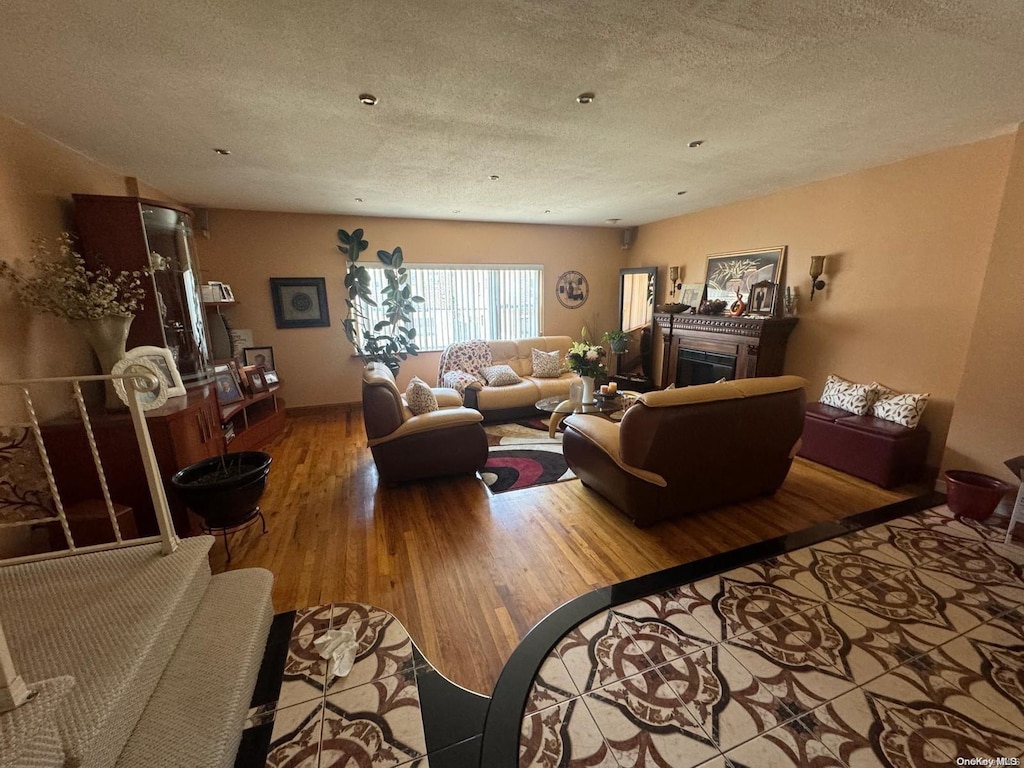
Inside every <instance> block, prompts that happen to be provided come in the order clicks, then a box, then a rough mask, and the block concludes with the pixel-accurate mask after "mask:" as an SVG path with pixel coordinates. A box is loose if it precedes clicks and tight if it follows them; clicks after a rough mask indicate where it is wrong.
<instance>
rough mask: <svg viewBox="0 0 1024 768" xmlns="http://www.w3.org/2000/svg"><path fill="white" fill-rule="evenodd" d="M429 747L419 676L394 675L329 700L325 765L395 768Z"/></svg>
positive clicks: (418, 756) (323, 751)
mask: <svg viewBox="0 0 1024 768" xmlns="http://www.w3.org/2000/svg"><path fill="white" fill-rule="evenodd" d="M426 749H427V747H426V740H425V738H424V735H423V718H422V716H421V714H420V699H419V691H418V689H417V687H416V678H415V676H411V675H405V674H399V675H393V676H391V677H386V678H383V679H381V680H375V681H374V682H372V683H367V684H366V685H361V686H359V687H357V688H349V689H348V690H345V691H342V692H341V693H337V694H334V695H329V696H327V698H326V700H325V703H324V715H323V741H322V744H321V748H320V752H321V762H320V765H321V766H334V765H338V766H348V765H367V766H374V768H377V767H378V766H380V767H381V768H384V767H387V768H391V767H392V766H398V765H404V764H405V763H408V762H410V761H412V760H415V759H417V758H420V757H423V755H424V754H425V753H426Z"/></svg>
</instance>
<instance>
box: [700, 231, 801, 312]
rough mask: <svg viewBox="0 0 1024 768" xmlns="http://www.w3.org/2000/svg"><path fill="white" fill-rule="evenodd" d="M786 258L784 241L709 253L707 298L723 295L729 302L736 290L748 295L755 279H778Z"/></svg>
mask: <svg viewBox="0 0 1024 768" xmlns="http://www.w3.org/2000/svg"><path fill="white" fill-rule="evenodd" d="M785 258H786V246H784V245H780V246H777V247H775V248H762V249H761V250H757V251H737V252H736V253H716V254H712V255H711V256H708V266H707V273H706V277H705V280H704V282H705V283H706V284H707V300H708V301H714V300H716V299H721V300H723V301H725V302H726V306H728V305H729V304H731V303H732V302H734V301H736V293H737V291H738V292H739V293H740V295H742V296H748V295H749V294H750V289H751V287H752V286H753V285H754V284H755V283H762V282H769V283H778V282H779V279H780V278H781V276H782V264H783V261H784V260H785Z"/></svg>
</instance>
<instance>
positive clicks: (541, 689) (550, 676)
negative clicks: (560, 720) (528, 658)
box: [523, 652, 579, 714]
mask: <svg viewBox="0 0 1024 768" xmlns="http://www.w3.org/2000/svg"><path fill="white" fill-rule="evenodd" d="M575 696H579V693H578V692H577V691H576V686H575V685H573V682H572V678H571V677H570V676H569V670H567V669H566V668H565V664H563V663H562V660H561V659H560V658H559V657H558V654H557V653H554V652H552V653H551V655H550V656H548V657H547V659H545V660H544V663H543V664H541V665H540V669H539V670H538V671H537V675H536V676H535V677H534V678H533V686H532V687H531V688H530V693H529V695H528V696H527V698H526V707H525V708H524V709H523V711H524V713H526V714H529V713H531V712H539V711H540V710H542V709H547V708H548V707H552V706H554V705H556V704H561V703H562V702H563V701H567V700H568V699H571V698H573V697H575Z"/></svg>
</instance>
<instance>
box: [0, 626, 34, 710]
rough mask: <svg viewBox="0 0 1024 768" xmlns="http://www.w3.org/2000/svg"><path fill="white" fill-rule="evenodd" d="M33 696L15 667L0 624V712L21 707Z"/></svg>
mask: <svg viewBox="0 0 1024 768" xmlns="http://www.w3.org/2000/svg"><path fill="white" fill-rule="evenodd" d="M29 698H31V696H30V692H29V689H28V686H27V685H25V681H24V680H22V679H21V675H19V674H18V671H17V670H16V669H15V668H14V659H12V658H11V650H10V648H8V647H7V637H6V636H5V635H4V628H3V625H2V624H0V713H3V712H10V711H11V710H12V709H14V708H15V707H20V706H21V705H22V704H24V703H25V702H26V701H28V700H29Z"/></svg>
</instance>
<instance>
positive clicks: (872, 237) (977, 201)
mask: <svg viewBox="0 0 1024 768" xmlns="http://www.w3.org/2000/svg"><path fill="white" fill-rule="evenodd" d="M1012 147H1013V136H1003V137H999V138H996V139H991V140H988V141H983V142H979V143H975V144H970V145H966V146H961V147H954V148H952V149H947V150H944V151H941V152H936V153H934V154H929V155H925V156H921V157H916V158H912V159H910V160H906V161H903V162H899V163H895V164H892V165H887V166H883V167H880V168H874V169H870V170H867V171H862V172H859V173H855V174H851V175H848V176H843V177H839V178H835V179H829V180H827V181H822V182H817V183H814V184H809V185H806V186H803V187H799V188H795V189H790V190H786V191H783V192H779V193H776V194H773V195H768V196H765V197H761V198H757V199H753V200H746V201H742V202H738V203H734V204H732V205H727V206H722V207H719V208H714V209H710V210H706V211H701V212H699V213H695V214H691V215H685V216H680V217H678V218H674V219H669V220H666V221H661V222H657V223H654V224H650V225H647V226H643V227H640V230H639V233H638V237H637V241H636V245H635V246H634V247H633V250H632V251H631V252H630V265H631V266H652V265H659V266H662V267H667V266H668V265H676V264H678V265H681V266H684V267H685V275H684V282H703V281H704V271H705V260H706V257H707V255H708V254H712V253H719V252H724V251H739V250H749V249H753V248H760V247H767V246H775V245H787V246H789V251H788V255H787V259H786V266H785V270H784V277H783V282H787V281H788V283H789V284H790V285H791V286H795V287H796V288H797V291H798V294H799V296H800V302H799V316H800V322H799V324H798V325H797V327H796V329H795V330H794V332H793V335H792V337H791V339H790V344H789V351H788V355H787V358H786V371H787V372H789V373H795V374H799V375H801V376H805V377H806V378H807V379H808V380H809V381H810V386H809V395H810V396H812V397H814V396H816V395H817V394H818V393H820V391H821V387H822V384H823V383H824V380H825V377H826V376H827V375H828V374H829V373H830V372H835V373H837V374H839V375H840V376H844V377H846V378H849V379H853V380H855V381H865V382H868V381H871V380H877V381H880V382H882V383H884V384H886V385H888V386H890V387H893V388H894V389H898V390H901V391H905V392H929V393H931V395H932V400H931V402H930V404H929V406H928V410H927V412H926V414H925V417H924V423H925V424H926V425H927V426H928V427H929V429H930V430H931V431H932V435H933V436H932V443H931V449H930V456H929V463H931V464H933V465H936V466H937V465H938V464H939V463H940V459H941V456H942V446H943V443H944V441H945V436H946V432H947V430H948V429H949V424H950V420H951V418H952V414H953V404H954V400H955V399H956V397H957V392H958V390H959V388H960V379H961V376H962V374H963V370H964V363H965V359H966V356H967V350H968V346H969V343H970V339H971V328H972V324H973V323H974V317H975V313H976V311H977V307H978V301H979V297H980V296H981V295H982V282H983V280H984V277H985V270H986V265H987V264H988V260H989V253H990V251H991V248H992V239H993V234H994V232H995V230H996V221H997V218H998V217H999V211H1000V204H1001V200H1002V195H1003V188H1004V184H1005V180H1006V171H1007V164H1008V162H1009V158H1010V153H1011V150H1012ZM1018 210H1019V208H1018ZM1018 227H1019V224H1018ZM1018 252H1019V251H1018ZM818 254H826V255H827V256H828V259H827V262H826V274H825V275H824V279H825V280H826V281H827V283H828V286H827V287H826V289H825V290H824V291H823V292H821V293H816V294H815V297H814V301H813V303H812V302H810V301H808V291H809V288H810V278H809V277H808V276H807V270H808V266H809V263H810V257H811V256H813V255H818ZM1006 258H1009V257H1008V256H1007V257H1006ZM1018 270H1019V267H1018ZM666 272H667V270H666V269H662V270H660V274H659V283H660V284H661V285H666V284H667V274H666ZM1017 285H1018V286H1019V283H1018V284H1017ZM665 291H667V288H666V289H665V290H663V291H662V296H661V298H660V299H659V301H664V300H666V296H665ZM986 295H987V294H986ZM1011 300H1013V301H1016V302H1017V307H1018V308H1019V302H1020V298H1019V295H1018V291H1014V290H1013V289H1011V288H1010V287H1006V288H1005V290H1003V291H1002V292H997V293H996V295H995V298H987V299H986V301H987V302H990V304H987V306H991V307H992V309H991V310H990V311H991V312H993V313H995V314H998V313H999V312H1000V310H999V309H998V307H999V306H1003V307H1005V306H1006V305H1007V304H1008V303H1010V302H1011ZM1019 327H1020V326H1019V325H1018V329H1019Z"/></svg>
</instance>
